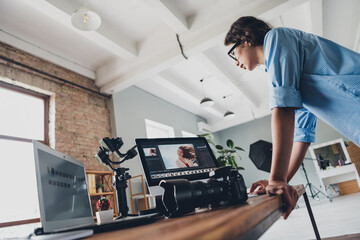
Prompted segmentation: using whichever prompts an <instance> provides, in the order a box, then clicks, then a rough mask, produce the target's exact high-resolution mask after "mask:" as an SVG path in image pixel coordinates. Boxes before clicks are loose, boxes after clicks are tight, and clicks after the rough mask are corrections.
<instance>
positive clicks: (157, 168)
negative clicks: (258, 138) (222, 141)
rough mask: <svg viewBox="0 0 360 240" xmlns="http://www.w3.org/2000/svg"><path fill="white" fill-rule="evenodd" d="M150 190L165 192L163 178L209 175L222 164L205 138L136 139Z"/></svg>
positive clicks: (158, 193)
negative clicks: (162, 185) (161, 183)
mask: <svg viewBox="0 0 360 240" xmlns="http://www.w3.org/2000/svg"><path fill="white" fill-rule="evenodd" d="M135 141H136V145H137V147H138V150H139V155H140V159H141V162H142V165H143V168H144V172H145V176H146V180H147V184H148V186H149V191H150V194H151V195H153V196H156V195H160V194H162V191H163V190H162V188H161V187H159V186H158V185H159V182H160V181H161V180H162V179H178V178H185V179H188V180H190V181H191V180H200V179H206V178H209V172H210V171H211V170H214V169H216V168H218V167H219V165H218V163H217V161H216V159H215V156H214V154H213V152H212V150H211V148H210V146H209V144H208V142H207V140H206V139H205V138H198V137H195V138H154V139H136V140H135Z"/></svg>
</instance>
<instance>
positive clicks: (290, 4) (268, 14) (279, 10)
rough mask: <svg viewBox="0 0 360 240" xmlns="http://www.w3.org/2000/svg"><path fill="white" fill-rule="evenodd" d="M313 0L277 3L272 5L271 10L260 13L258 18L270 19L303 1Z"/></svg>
mask: <svg viewBox="0 0 360 240" xmlns="http://www.w3.org/2000/svg"><path fill="white" fill-rule="evenodd" d="M309 1H313V0H288V1H286V2H285V3H283V4H279V5H277V6H275V7H273V8H272V9H271V10H269V11H266V12H264V13H262V14H259V16H258V17H259V18H261V19H262V20H264V21H270V20H271V19H272V18H274V17H277V16H279V15H281V14H283V13H284V12H287V11H289V10H290V9H292V8H295V7H297V6H299V5H301V4H303V3H306V2H309Z"/></svg>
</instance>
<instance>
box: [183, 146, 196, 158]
mask: <svg viewBox="0 0 360 240" xmlns="http://www.w3.org/2000/svg"><path fill="white" fill-rule="evenodd" d="M179 148H180V149H181V150H182V151H183V157H184V158H187V159H194V158H195V157H196V155H195V148H193V147H191V146H186V145H182V146H180V147H179Z"/></svg>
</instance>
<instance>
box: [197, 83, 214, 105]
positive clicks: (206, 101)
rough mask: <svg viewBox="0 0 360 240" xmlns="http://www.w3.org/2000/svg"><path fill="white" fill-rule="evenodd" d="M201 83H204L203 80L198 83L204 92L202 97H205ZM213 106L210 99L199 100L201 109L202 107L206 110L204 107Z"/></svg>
mask: <svg viewBox="0 0 360 240" xmlns="http://www.w3.org/2000/svg"><path fill="white" fill-rule="evenodd" d="M203 81H204V79H201V80H200V83H201V86H202V88H203V92H204V95H205V89H204V85H203ZM214 104H215V102H214V101H213V100H212V99H211V98H208V97H204V98H203V99H201V101H200V106H201V107H204V108H206V107H211V106H213V105H214Z"/></svg>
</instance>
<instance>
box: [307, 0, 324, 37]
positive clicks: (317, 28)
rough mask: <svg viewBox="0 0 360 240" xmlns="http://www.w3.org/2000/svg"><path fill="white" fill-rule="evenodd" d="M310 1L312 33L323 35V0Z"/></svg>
mask: <svg viewBox="0 0 360 240" xmlns="http://www.w3.org/2000/svg"><path fill="white" fill-rule="evenodd" d="M309 3H310V17H311V27H312V33H313V34H315V35H318V36H323V1H322V0H311V1H309Z"/></svg>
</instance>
